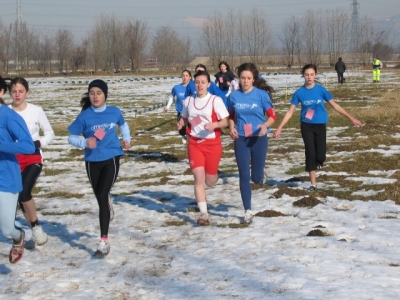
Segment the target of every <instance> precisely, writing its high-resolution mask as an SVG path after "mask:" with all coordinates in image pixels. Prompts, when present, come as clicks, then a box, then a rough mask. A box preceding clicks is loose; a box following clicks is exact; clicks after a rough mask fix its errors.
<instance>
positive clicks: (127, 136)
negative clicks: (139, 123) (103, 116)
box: [119, 122, 131, 142]
mask: <svg viewBox="0 0 400 300" xmlns="http://www.w3.org/2000/svg"><path fill="white" fill-rule="evenodd" d="M119 129H120V130H121V133H122V140H123V141H129V142H130V141H131V132H130V130H129V125H128V123H126V122H125V123H124V124H122V125H121V126H119Z"/></svg>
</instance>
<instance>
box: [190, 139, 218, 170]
mask: <svg viewBox="0 0 400 300" xmlns="http://www.w3.org/2000/svg"><path fill="white" fill-rule="evenodd" d="M188 157H189V164H190V169H192V170H193V169H196V168H198V167H204V171H205V173H206V174H209V175H216V174H217V173H218V167H219V162H220V160H221V157H222V143H221V139H220V138H219V137H218V138H215V139H197V138H194V137H191V136H190V137H189V146H188Z"/></svg>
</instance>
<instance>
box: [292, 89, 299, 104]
mask: <svg viewBox="0 0 400 300" xmlns="http://www.w3.org/2000/svg"><path fill="white" fill-rule="evenodd" d="M299 102H300V98H299V93H298V90H297V91H296V92H295V93H294V95H293V97H292V99H291V100H290V104H293V105H297V104H299Z"/></svg>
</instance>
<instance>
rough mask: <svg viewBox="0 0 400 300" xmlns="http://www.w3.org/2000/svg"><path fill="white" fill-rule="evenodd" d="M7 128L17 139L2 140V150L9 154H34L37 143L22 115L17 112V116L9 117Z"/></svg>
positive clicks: (0, 144) (0, 149)
mask: <svg viewBox="0 0 400 300" xmlns="http://www.w3.org/2000/svg"><path fill="white" fill-rule="evenodd" d="M7 130H8V132H9V133H10V135H11V137H12V138H13V140H15V141H10V142H8V141H3V142H1V143H0V151H1V152H3V153H9V154H32V153H34V152H35V150H36V147H35V144H34V143H33V140H32V137H31V135H30V133H29V131H28V127H27V126H26V123H25V121H24V120H23V119H22V117H20V116H19V115H17V114H16V116H15V118H14V117H13V118H9V120H8V125H7Z"/></svg>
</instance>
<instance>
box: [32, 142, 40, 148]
mask: <svg viewBox="0 0 400 300" xmlns="http://www.w3.org/2000/svg"><path fill="white" fill-rule="evenodd" d="M33 143H34V144H35V147H36V149H40V146H41V145H40V141H39V140H37V141H34V142H33Z"/></svg>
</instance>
